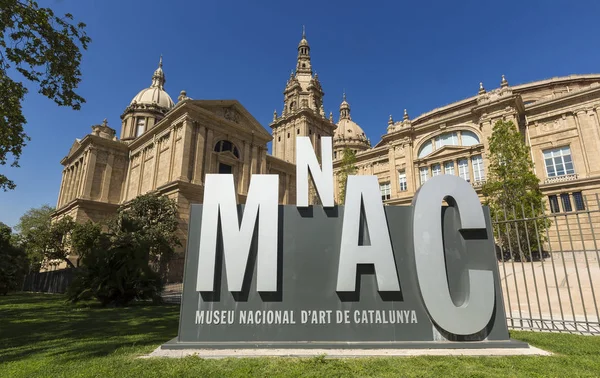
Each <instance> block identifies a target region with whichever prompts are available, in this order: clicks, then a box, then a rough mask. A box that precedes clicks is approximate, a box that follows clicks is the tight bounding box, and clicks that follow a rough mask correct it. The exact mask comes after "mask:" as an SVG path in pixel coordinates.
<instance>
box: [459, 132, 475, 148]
mask: <svg viewBox="0 0 600 378" xmlns="http://www.w3.org/2000/svg"><path fill="white" fill-rule="evenodd" d="M460 139H462V140H461V142H462V145H463V146H474V145H476V144H479V138H478V137H477V135H475V133H474V132H472V131H467V130H463V131H461V132H460Z"/></svg>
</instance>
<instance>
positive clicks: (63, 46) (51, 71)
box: [0, 0, 91, 191]
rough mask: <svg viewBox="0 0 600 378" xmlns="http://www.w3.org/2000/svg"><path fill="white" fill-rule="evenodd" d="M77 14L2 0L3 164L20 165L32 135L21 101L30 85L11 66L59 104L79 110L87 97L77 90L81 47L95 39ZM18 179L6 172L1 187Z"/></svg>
mask: <svg viewBox="0 0 600 378" xmlns="http://www.w3.org/2000/svg"><path fill="white" fill-rule="evenodd" d="M72 21H73V16H72V15H71V14H68V13H67V14H65V15H64V17H58V16H55V15H54V12H53V11H52V10H51V9H50V8H39V7H38V4H37V3H36V2H35V1H25V0H0V93H2V99H1V100H0V165H6V163H7V161H8V160H9V155H12V159H13V161H12V163H11V166H13V167H18V166H19V159H20V157H21V151H22V148H23V147H24V146H25V145H26V142H27V141H28V140H30V138H29V136H28V135H27V134H26V133H25V131H24V128H23V126H24V125H25V123H26V119H25V116H24V115H23V112H22V109H21V103H22V102H23V99H24V97H25V94H27V92H28V89H27V88H26V87H25V85H24V84H23V82H21V81H18V80H15V79H13V78H11V77H10V76H9V69H13V72H18V73H20V74H21V76H22V77H23V78H25V79H26V80H28V81H30V82H33V83H36V84H37V85H38V92H39V93H40V94H42V95H44V96H46V97H47V98H49V99H51V100H53V101H54V102H55V103H56V104H58V105H59V106H68V107H71V108H72V109H74V110H79V109H80V108H81V104H82V103H85V99H84V98H83V97H81V96H80V95H78V94H77V93H75V89H77V86H78V85H79V82H80V81H81V71H80V69H79V66H80V63H81V57H82V54H81V49H84V50H87V46H88V43H90V42H91V39H90V38H89V37H88V36H87V35H86V33H85V27H86V25H85V24H84V23H81V22H80V23H77V24H76V25H75V24H73V23H72ZM15 187H16V185H15V183H14V182H13V181H12V180H10V179H9V178H8V177H6V176H5V175H3V174H0V188H2V189H3V190H4V191H7V190H11V189H14V188H15Z"/></svg>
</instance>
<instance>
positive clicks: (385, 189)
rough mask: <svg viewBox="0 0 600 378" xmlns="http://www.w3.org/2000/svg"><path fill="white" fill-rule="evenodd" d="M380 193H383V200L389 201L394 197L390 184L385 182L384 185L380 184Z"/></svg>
mask: <svg viewBox="0 0 600 378" xmlns="http://www.w3.org/2000/svg"><path fill="white" fill-rule="evenodd" d="M379 191H380V192H381V200H382V201H385V200H389V199H390V198H391V197H392V196H391V194H392V190H391V188H390V183H389V182H385V183H383V184H379Z"/></svg>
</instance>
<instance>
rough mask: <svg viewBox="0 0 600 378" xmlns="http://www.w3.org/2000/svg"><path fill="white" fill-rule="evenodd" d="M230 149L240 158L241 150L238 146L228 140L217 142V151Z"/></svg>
mask: <svg viewBox="0 0 600 378" xmlns="http://www.w3.org/2000/svg"><path fill="white" fill-rule="evenodd" d="M227 151H230V152H231V153H232V154H233V156H235V157H236V158H238V159H239V158H240V152H239V150H238V149H237V147H236V146H235V145H234V144H233V143H231V142H230V141H228V140H220V141H218V142H217V144H215V152H227Z"/></svg>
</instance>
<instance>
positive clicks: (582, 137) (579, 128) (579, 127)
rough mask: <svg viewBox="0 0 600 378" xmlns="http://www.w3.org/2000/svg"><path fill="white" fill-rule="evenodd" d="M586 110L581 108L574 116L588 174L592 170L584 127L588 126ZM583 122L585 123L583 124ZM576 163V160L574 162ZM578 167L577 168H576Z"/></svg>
mask: <svg viewBox="0 0 600 378" xmlns="http://www.w3.org/2000/svg"><path fill="white" fill-rule="evenodd" d="M585 117H586V114H585V111H583V110H579V111H577V112H576V114H575V116H574V118H575V125H576V126H577V134H579V138H578V139H579V146H580V148H581V154H582V155H583V163H584V164H585V172H586V176H587V174H588V173H589V172H590V163H589V161H588V154H587V149H586V144H587V143H586V140H585V139H586V135H585V134H584V133H583V130H582V129H583V128H585V127H587V123H586V122H585V121H586V120H585ZM582 123H583V125H582ZM571 154H573V151H571ZM574 163H575V162H574ZM575 169H577V168H575Z"/></svg>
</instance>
